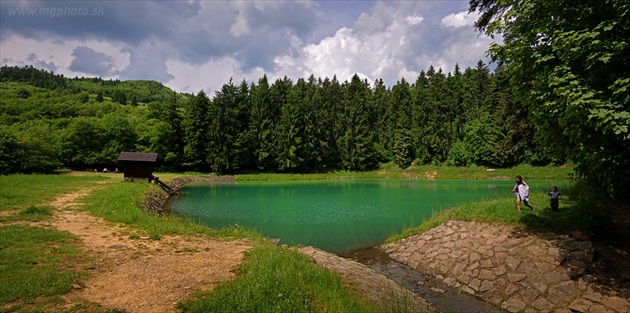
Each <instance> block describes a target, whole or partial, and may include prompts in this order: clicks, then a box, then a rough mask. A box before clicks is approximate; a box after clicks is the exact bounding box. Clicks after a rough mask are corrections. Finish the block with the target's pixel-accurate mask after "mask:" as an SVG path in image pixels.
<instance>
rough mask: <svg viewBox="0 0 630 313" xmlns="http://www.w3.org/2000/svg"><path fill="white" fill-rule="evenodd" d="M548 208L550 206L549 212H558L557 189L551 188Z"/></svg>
mask: <svg viewBox="0 0 630 313" xmlns="http://www.w3.org/2000/svg"><path fill="white" fill-rule="evenodd" d="M549 206H551V210H553V211H558V208H559V207H560V193H559V192H558V187H556V186H553V187H551V191H550V192H549Z"/></svg>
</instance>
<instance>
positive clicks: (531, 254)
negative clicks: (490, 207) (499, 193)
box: [381, 221, 630, 313]
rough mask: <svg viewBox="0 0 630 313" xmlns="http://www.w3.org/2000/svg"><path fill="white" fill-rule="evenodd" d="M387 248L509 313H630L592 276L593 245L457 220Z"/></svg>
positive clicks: (627, 304) (420, 269) (415, 266)
mask: <svg viewBox="0 0 630 313" xmlns="http://www.w3.org/2000/svg"><path fill="white" fill-rule="evenodd" d="M381 248H382V249H384V250H385V252H386V253H387V254H388V255H389V256H390V257H391V258H392V259H394V260H396V261H398V262H401V263H404V264H406V265H408V266H410V267H411V268H413V269H415V270H416V271H418V272H419V273H422V274H425V275H429V276H433V277H435V278H436V279H438V280H441V281H443V282H444V283H445V284H447V285H449V286H451V287H454V288H458V289H460V290H462V291H464V292H467V293H469V294H472V295H475V296H477V297H479V298H481V299H483V300H484V301H487V302H490V303H492V304H494V305H496V306H498V307H500V308H502V309H504V310H506V311H509V312H566V313H570V312H584V313H587V312H593V313H594V312H616V313H624V312H625V313H627V312H630V301H629V299H627V298H624V297H623V296H620V295H617V294H616V293H615V292H614V291H608V290H606V289H604V288H600V287H599V286H597V285H596V284H594V283H591V282H590V280H588V279H585V277H584V275H583V274H584V272H585V270H586V269H587V267H588V266H589V264H590V263H591V262H592V261H593V248H592V245H591V242H589V241H577V240H575V239H572V238H568V237H561V236H557V237H554V238H542V237H539V236H536V235H533V234H530V233H528V232H524V231H522V230H521V229H519V228H516V227H514V226H508V225H494V224H486V223H478V222H465V221H450V222H448V223H445V224H442V225H440V226H438V227H436V228H433V229H431V230H429V231H427V232H424V233H423V234H420V235H416V236H411V237H408V238H405V239H403V240H400V241H397V242H394V243H391V244H387V245H384V246H382V247H381Z"/></svg>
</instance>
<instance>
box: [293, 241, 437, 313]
mask: <svg viewBox="0 0 630 313" xmlns="http://www.w3.org/2000/svg"><path fill="white" fill-rule="evenodd" d="M301 252H302V253H303V254H304V255H306V256H307V257H309V258H310V259H311V260H312V261H313V262H315V263H317V264H318V265H321V266H323V267H325V268H327V269H329V270H331V271H334V272H337V273H339V274H340V275H341V276H342V277H344V279H346V280H348V281H349V282H350V283H351V284H352V285H353V286H356V288H357V289H358V290H360V291H361V292H362V293H363V294H366V295H367V296H368V298H370V299H371V300H373V301H375V302H378V303H384V304H385V305H389V306H394V307H398V308H400V309H403V311H405V312H438V311H437V310H436V309H435V308H433V307H432V306H431V305H430V304H429V303H428V302H427V301H425V300H424V299H422V298H420V297H419V296H418V295H416V294H415V293H413V292H411V291H410V290H408V289H406V288H404V287H402V286H400V285H398V284H397V283H396V282H394V281H393V280H391V279H389V278H387V277H385V276H384V275H382V274H378V273H377V272H376V271H374V270H373V269H371V268H369V267H368V266H366V265H364V264H361V263H358V262H355V261H352V260H349V259H344V258H342V257H339V256H337V255H334V254H332V253H328V252H326V251H322V250H318V249H316V248H313V247H306V248H302V249H301ZM385 309H387V308H385Z"/></svg>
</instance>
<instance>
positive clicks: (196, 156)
mask: <svg viewBox="0 0 630 313" xmlns="http://www.w3.org/2000/svg"><path fill="white" fill-rule="evenodd" d="M209 114H210V99H208V96H206V93H205V92H204V91H203V90H201V91H199V93H197V95H196V96H192V97H191V99H190V101H189V102H188V108H187V112H186V120H185V123H186V146H185V147H184V155H185V158H186V163H185V165H186V166H189V167H191V168H192V169H194V170H200V171H207V170H209V169H210V166H209V164H208V148H209V146H208V145H209V142H210V132H209V128H210V115H209Z"/></svg>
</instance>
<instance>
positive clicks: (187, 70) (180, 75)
mask: <svg viewBox="0 0 630 313" xmlns="http://www.w3.org/2000/svg"><path fill="white" fill-rule="evenodd" d="M166 67H167V71H168V73H169V74H170V75H171V76H172V77H173V78H172V79H171V80H169V81H167V82H166V83H165V85H167V86H169V87H170V88H172V89H174V90H177V91H180V92H189V93H197V92H199V91H200V90H204V92H206V94H208V96H209V97H212V96H214V93H215V92H216V91H217V90H219V89H220V88H221V86H223V85H224V84H226V83H227V82H228V81H229V80H230V78H232V79H233V82H234V84H236V85H238V84H240V83H241V81H243V80H245V81H247V82H248V83H251V82H257V81H258V79H259V78H260V77H262V76H263V75H264V74H265V73H264V72H263V70H262V69H260V68H257V69H254V70H251V71H249V72H246V73H244V72H242V71H241V67H240V64H239V62H238V61H237V60H236V59H234V58H232V57H222V58H217V59H212V60H209V61H208V62H205V63H203V64H191V63H186V62H182V61H180V60H168V61H167V62H166ZM193 73H194V75H193Z"/></svg>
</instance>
